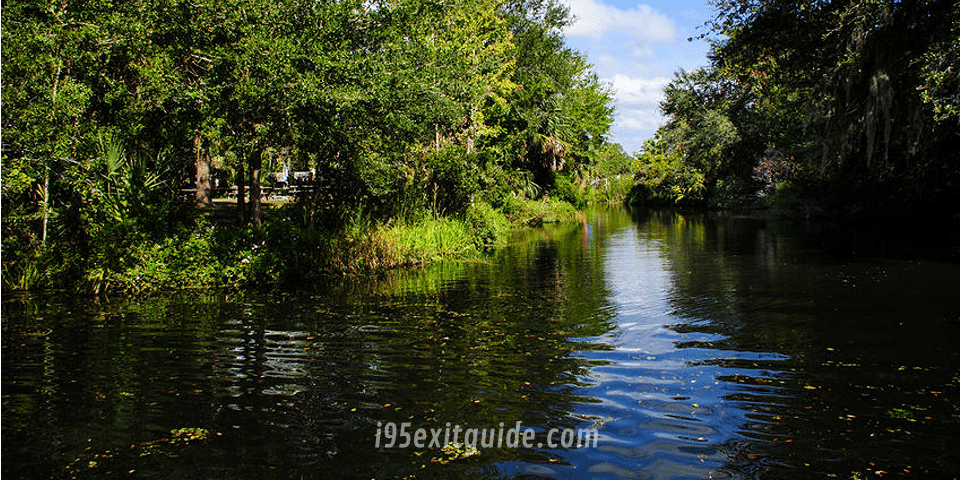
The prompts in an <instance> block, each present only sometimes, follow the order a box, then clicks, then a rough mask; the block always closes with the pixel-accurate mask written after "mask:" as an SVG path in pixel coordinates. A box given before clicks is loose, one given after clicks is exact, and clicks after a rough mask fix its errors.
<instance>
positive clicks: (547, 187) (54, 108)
mask: <svg viewBox="0 0 960 480" xmlns="http://www.w3.org/2000/svg"><path fill="white" fill-rule="evenodd" d="M713 6H714V8H715V10H716V15H715V18H714V19H713V20H712V21H711V22H710V23H709V24H708V25H705V28H706V30H705V32H704V33H703V37H704V38H705V39H706V40H708V41H709V42H710V45H711V47H712V48H711V53H710V55H709V65H708V66H706V67H704V68H700V69H697V70H695V71H692V72H686V71H680V72H678V73H677V74H676V76H675V78H674V79H673V81H672V82H671V83H670V84H669V85H667V87H666V88H665V90H664V93H663V102H662V104H661V109H662V111H663V113H664V115H665V117H666V123H665V124H664V125H663V126H662V127H661V128H660V129H659V130H658V131H657V133H656V135H655V136H654V138H652V139H650V140H648V141H647V142H646V143H645V145H644V147H643V149H642V150H641V151H640V152H636V153H635V154H633V155H632V156H631V155H628V154H627V153H626V152H624V151H623V150H622V148H621V147H620V146H619V145H617V144H615V143H612V142H611V141H609V139H608V138H607V134H608V130H609V128H610V126H611V123H612V121H613V114H614V105H613V101H612V98H613V96H612V92H611V91H610V87H609V86H608V85H606V84H604V83H603V82H602V81H601V80H600V79H599V78H598V77H597V75H596V74H594V73H593V71H592V70H591V65H590V64H589V62H588V60H587V59H586V58H585V57H584V56H583V55H582V54H581V53H579V52H576V51H574V50H571V49H570V48H568V47H567V46H565V43H564V37H563V35H562V32H563V29H564V27H565V26H567V25H569V24H570V22H572V21H573V20H574V19H572V18H571V17H570V15H569V13H568V9H567V8H566V7H564V6H563V5H562V4H561V3H559V2H557V1H556V0H397V1H393V0H382V1H380V0H345V1H338V2H308V1H304V0H278V1H273V2H262V1H260V0H230V1H225V2H213V3H207V4H197V3H195V2H189V1H184V0H160V1H156V2H150V3H149V4H140V3H138V2H105V1H97V2H93V1H69V2H58V3H48V2H36V1H11V2H6V3H5V4H4V8H3V15H2V27H3V28H2V37H3V39H2V41H3V67H2V68H3V72H2V79H3V89H2V100H3V116H2V133H3V152H2V161H3V192H2V215H3V245H2V249H3V285H4V288H5V289H6V288H14V289H31V288H51V287H52V288H71V289H80V290H83V291H92V292H102V291H108V290H128V291H131V290H132V291H138V290H155V289H159V288H182V287H199V286H209V285H245V284H252V283H274V282H277V281H294V282H295V281H298V280H300V279H302V278H304V277H309V276H311V275H314V274H318V273H337V272H355V271H375V270H378V269H382V268H390V267H394V266H398V265H404V264H411V263H422V262H429V261H432V260H436V259H439V258H444V257H450V256H456V257H469V256H471V255H475V254H478V253H479V252H481V251H482V250H483V249H484V248H485V247H486V246H488V245H491V244H496V243H498V242H502V241H504V239H505V236H506V234H507V231H508V230H509V229H510V228H511V226H515V225H536V224H538V223H541V222H544V221H551V220H555V219H561V218H574V217H575V216H576V211H575V207H578V206H580V205H583V204H585V203H588V202H596V201H622V200H624V199H625V198H626V197H627V195H628V194H629V200H630V202H631V203H632V204H640V205H663V204H667V205H681V206H699V207H712V208H742V207H750V208H755V207H760V208H769V209H771V210H772V211H774V212H778V213H784V214H789V215H800V216H816V215H844V216H864V215H875V214H881V215H891V214H893V215H905V214H909V215H915V214H917V213H923V214H928V215H941V216H944V215H953V216H954V217H953V220H957V218H958V217H957V215H958V213H960V212H958V210H960V209H958V206H960V166H958V164H957V160H958V153H957V145H960V71H958V65H957V59H958V52H960V4H958V3H956V2H952V1H945V0H939V1H933V0H927V1H924V0H911V1H896V2H894V1H877V0H847V1H841V2H810V1H807V2H785V1H780V0H774V1H752V0H743V1H741V0H736V1H734V0H715V1H714V3H713ZM289 172H300V173H303V174H307V172H309V173H308V174H307V175H306V176H305V177H297V178H299V179H300V180H298V181H299V183H300V186H302V187H305V188H300V189H299V190H297V194H296V195H294V196H291V197H289V198H288V199H287V200H285V201H282V202H276V201H275V202H268V200H269V195H267V194H265V193H264V192H265V191H268V190H270V189H271V188H274V187H276V186H277V185H278V184H286V183H287V181H286V180H285V177H286V176H287V175H288V173H289ZM282 178H284V179H283V180H281V179H282ZM291 183H292V182H291ZM225 187H230V188H228V189H227V190H229V192H230V193H229V194H230V195H231V196H232V198H233V199H235V200H231V201H229V202H224V201H220V202H217V201H216V200H218V199H217V198H215V197H217V196H221V195H223V194H224V190H225ZM185 196H186V197H187V198H185ZM219 200H222V199H219Z"/></svg>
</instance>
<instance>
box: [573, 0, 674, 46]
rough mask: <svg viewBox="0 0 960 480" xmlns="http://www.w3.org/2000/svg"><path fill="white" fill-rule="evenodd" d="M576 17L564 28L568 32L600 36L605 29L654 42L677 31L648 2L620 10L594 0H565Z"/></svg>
mask: <svg viewBox="0 0 960 480" xmlns="http://www.w3.org/2000/svg"><path fill="white" fill-rule="evenodd" d="M567 3H568V4H569V5H570V13H571V14H572V15H573V16H574V17H575V18H576V20H575V21H574V23H573V25H571V26H570V27H568V28H567V30H566V34H567V35H570V36H581V37H590V38H595V39H600V38H603V36H604V34H606V33H608V32H614V33H620V34H623V35H627V36H629V37H632V38H638V39H644V40H650V41H655V42H670V41H673V40H674V38H675V37H676V35H677V32H676V28H675V27H674V25H673V22H672V21H671V20H670V19H669V18H667V16H666V15H663V14H662V13H660V12H658V11H656V10H654V9H653V8H651V7H650V6H649V5H637V7H636V8H632V9H630V10H621V9H619V8H617V7H614V6H612V5H607V4H604V3H600V2H599V1H598V0H567Z"/></svg>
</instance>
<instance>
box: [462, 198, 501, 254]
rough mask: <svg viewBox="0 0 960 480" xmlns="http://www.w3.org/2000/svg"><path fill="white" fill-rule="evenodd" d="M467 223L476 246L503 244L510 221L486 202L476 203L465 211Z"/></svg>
mask: <svg viewBox="0 0 960 480" xmlns="http://www.w3.org/2000/svg"><path fill="white" fill-rule="evenodd" d="M465 217H466V220H467V223H468V224H469V225H470V228H471V230H472V231H473V236H474V239H475V241H476V243H477V246H479V247H484V246H487V245H492V244H498V243H503V242H504V241H506V240H507V235H508V234H509V231H510V221H509V220H507V217H506V216H505V215H504V214H503V213H502V212H500V211H499V210H497V209H495V208H493V207H491V206H490V204H489V203H486V202H482V201H481V202H476V203H474V204H473V205H471V206H470V208H468V209H467V213H466V215H465Z"/></svg>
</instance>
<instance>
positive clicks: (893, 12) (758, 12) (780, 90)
mask: <svg viewBox="0 0 960 480" xmlns="http://www.w3.org/2000/svg"><path fill="white" fill-rule="evenodd" d="M714 6H715V8H716V9H717V16H716V18H715V19H714V20H713V21H712V22H711V24H710V25H708V27H709V31H708V33H706V34H705V37H706V38H707V39H708V40H710V41H711V45H712V49H711V54H710V65H709V66H708V67H705V68H701V69H698V70H695V71H692V72H685V71H681V72H679V73H677V74H676V77H675V78H674V80H673V81H672V82H671V83H670V84H669V85H668V86H667V88H666V90H665V92H664V93H665V99H664V101H663V103H662V105H661V107H662V110H663V112H664V113H665V114H666V116H667V117H668V122H667V124H666V125H664V126H663V127H662V128H660V129H659V130H658V132H657V135H656V137H655V138H653V139H651V140H649V141H647V142H646V144H645V145H644V148H643V151H642V152H641V153H640V154H638V159H639V160H640V165H641V166H640V171H639V173H638V180H639V182H638V185H637V187H636V189H635V191H634V201H636V202H647V203H650V202H660V203H677V204H698V205H713V206H731V205H737V204H742V203H743V202H744V201H753V200H755V199H756V198H757V194H759V197H760V199H761V200H762V201H763V202H764V203H766V204H767V205H770V206H773V207H774V208H776V209H777V210H779V211H781V212H785V213H793V214H799V215H817V214H823V213H827V214H843V215H867V214H897V215H903V214H916V213H924V214H948V215H951V214H952V215H956V214H958V213H960V150H958V147H960V64H958V56H960V3H958V2H955V1H950V0H936V1H934V0H908V1H889V0H880V1H877V0H848V1H839V2H822V1H800V2H797V1H782V0H771V1H766V0H764V1H754V0H748V1H734V0H715V1H714Z"/></svg>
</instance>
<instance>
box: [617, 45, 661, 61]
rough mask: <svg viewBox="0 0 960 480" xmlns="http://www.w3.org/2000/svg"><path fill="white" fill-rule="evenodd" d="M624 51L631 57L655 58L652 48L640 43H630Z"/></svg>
mask: <svg viewBox="0 0 960 480" xmlns="http://www.w3.org/2000/svg"><path fill="white" fill-rule="evenodd" d="M624 53H626V55H627V56H628V57H632V58H655V57H656V56H657V54H656V53H654V51H653V49H652V48H650V47H649V46H647V45H643V44H640V43H637V44H634V45H630V46H629V47H627V50H626V51H625V52H624Z"/></svg>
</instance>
